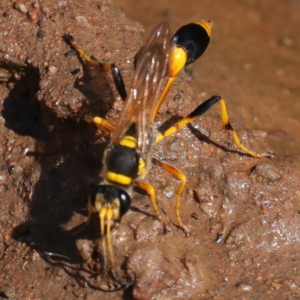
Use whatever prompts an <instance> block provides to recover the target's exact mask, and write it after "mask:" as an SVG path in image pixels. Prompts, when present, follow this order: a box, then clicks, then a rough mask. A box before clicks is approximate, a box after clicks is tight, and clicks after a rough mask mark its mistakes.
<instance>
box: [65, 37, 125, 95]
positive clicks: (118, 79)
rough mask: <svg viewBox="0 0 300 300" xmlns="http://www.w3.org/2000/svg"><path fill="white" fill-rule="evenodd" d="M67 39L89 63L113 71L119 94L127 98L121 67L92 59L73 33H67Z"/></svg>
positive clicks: (106, 70)
mask: <svg viewBox="0 0 300 300" xmlns="http://www.w3.org/2000/svg"><path fill="white" fill-rule="evenodd" d="M66 39H68V41H69V42H70V44H71V45H72V47H73V48H74V49H75V50H76V51H77V53H78V54H79V55H80V57H81V58H82V59H84V60H86V61H87V62H88V63H89V64H91V65H93V66H97V67H99V68H100V69H101V70H102V71H104V72H109V71H111V73H112V76H113V80H114V83H115V86H116V89H117V91H118V93H119V95H120V96H121V98H122V99H123V100H125V99H126V98H127V93H126V89H125V85H124V81H123V77H122V74H121V72H120V70H119V68H118V67H117V66H116V65H115V64H114V63H107V64H102V63H101V62H99V61H98V60H96V59H92V58H91V57H90V56H88V55H87V54H86V53H85V52H84V51H83V49H82V48H81V47H80V46H79V45H78V44H77V42H76V41H75V39H74V38H73V36H72V35H70V34H69V35H66Z"/></svg>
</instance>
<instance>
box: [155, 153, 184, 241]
mask: <svg viewBox="0 0 300 300" xmlns="http://www.w3.org/2000/svg"><path fill="white" fill-rule="evenodd" d="M152 162H153V163H154V164H156V165H158V166H160V167H161V168H162V169H163V170H165V171H166V172H168V173H170V174H172V175H173V176H174V177H175V178H177V179H178V180H180V181H181V183H180V185H179V187H178V189H177V190H176V195H177V200H176V205H175V210H176V217H177V220H178V223H179V226H180V228H181V229H182V230H183V231H184V232H185V234H186V236H189V235H190V230H189V228H188V227H187V226H185V225H184V224H183V223H182V220H181V216H180V203H181V194H182V191H183V189H184V187H185V184H186V176H185V175H184V174H183V173H182V172H181V171H179V170H178V169H176V168H174V167H172V166H169V165H167V164H165V163H163V162H161V161H159V160H157V159H155V158H152Z"/></svg>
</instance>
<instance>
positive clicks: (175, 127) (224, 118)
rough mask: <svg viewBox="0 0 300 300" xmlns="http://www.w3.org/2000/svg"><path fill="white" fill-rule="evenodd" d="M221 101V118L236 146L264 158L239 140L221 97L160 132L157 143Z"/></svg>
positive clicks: (211, 100) (201, 105)
mask: <svg viewBox="0 0 300 300" xmlns="http://www.w3.org/2000/svg"><path fill="white" fill-rule="evenodd" d="M219 101H220V105H221V118H222V123H223V126H224V128H225V129H226V130H229V131H231V134H232V137H233V140H234V143H235V144H236V146H237V147H239V148H240V149H241V150H243V151H244V152H245V153H246V154H248V155H251V156H253V157H259V158H261V157H262V155H261V154H258V153H256V152H254V151H251V150H249V149H248V148H247V147H246V146H245V145H243V144H242V143H241V141H240V139H239V138H238V135H237V133H236V131H235V130H234V129H233V127H232V125H231V124H230V122H229V118H228V113H227V109H226V105H225V101H224V99H223V98H221V97H219V96H213V97H211V98H209V99H208V100H206V101H204V102H203V103H201V104H200V105H199V106H198V107H197V108H196V109H195V110H194V111H192V112H191V113H190V114H189V115H188V116H187V117H185V118H183V119H182V120H180V121H179V122H178V123H176V124H175V125H173V126H171V127H170V128H168V129H167V130H165V131H164V132H162V133H160V132H159V133H158V134H157V136H156V141H155V142H156V143H159V142H160V141H162V140H163V139H165V138H166V137H168V136H170V135H172V134H174V133H175V132H177V131H178V130H179V129H180V128H181V127H183V126H184V125H187V124H189V123H190V122H192V121H194V120H195V119H196V118H197V117H199V116H201V115H202V114H204V113H205V112H206V111H208V110H209V109H210V108H211V107H212V106H213V105H214V104H216V103H217V102H219Z"/></svg>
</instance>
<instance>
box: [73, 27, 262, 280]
mask: <svg viewBox="0 0 300 300" xmlns="http://www.w3.org/2000/svg"><path fill="white" fill-rule="evenodd" d="M211 28H212V24H211V22H206V21H201V22H196V23H190V24H187V25H184V26H182V27H181V28H180V29H179V30H178V31H177V32H176V33H175V34H174V35H173V36H171V31H170V27H169V24H168V23H167V22H166V21H164V22H162V23H161V24H159V25H158V26H157V27H156V28H155V29H154V30H153V32H152V34H151V35H150V37H149V39H148V40H147V41H146V43H145V45H144V46H143V47H142V48H141V50H140V51H139V52H138V55H137V63H136V67H135V73H134V76H133V82H132V85H131V88H130V91H129V94H128V95H127V92H126V89H125V86H124V83H123V79H122V76H121V73H120V71H119V69H118V68H117V67H116V65H115V64H107V65H102V64H101V63H100V62H98V61H96V60H94V59H91V58H90V57H89V56H88V55H86V54H85V52H84V51H83V50H82V48H81V47H80V46H79V45H78V44H77V43H76V42H75V40H74V38H73V37H72V36H69V37H68V38H69V41H70V43H71V45H72V46H73V47H74V48H75V50H76V51H77V52H78V53H79V55H80V56H81V57H82V58H83V59H85V60H87V61H89V62H90V63H91V64H95V65H98V66H99V67H101V68H102V69H103V70H104V71H108V70H111V71H112V75H113V79H114V82H115V85H116V87H117V90H118V92H119V94H120V96H121V98H122V99H124V100H125V103H124V107H123V110H122V112H121V115H120V117H119V120H118V123H117V124H113V123H112V122H111V121H109V120H107V119H104V118H100V117H94V118H93V122H94V124H95V125H96V126H97V127H98V128H99V129H100V130H103V129H106V130H108V131H110V132H111V138H110V141H109V143H108V145H107V147H106V150H105V153H104V157H103V170H102V175H103V178H104V180H103V181H102V182H101V183H100V184H98V185H97V186H96V187H95V188H94V189H93V190H92V192H91V194H90V196H89V198H88V206H87V208H88V217H87V221H86V223H85V224H86V225H87V224H89V223H90V221H91V218H92V215H93V214H94V213H97V214H98V216H99V220H100V232H101V239H102V251H103V257H104V263H103V264H104V267H103V270H104V269H105V268H106V257H107V248H108V255H109V258H110V263H111V272H112V274H113V276H114V277H115V279H116V280H117V281H118V282H119V283H120V284H121V285H123V286H128V285H131V284H133V283H134V282H135V279H134V280H133V281H131V280H130V281H124V280H123V279H121V277H120V275H119V274H118V272H117V271H116V270H115V258H114V253H113V248H112V242H111V228H112V226H113V224H114V222H116V221H120V219H121V217H122V216H123V215H124V214H126V212H127V211H128V210H129V208H130V205H131V196H130V195H131V193H132V188H133V186H134V185H136V186H138V187H139V188H140V189H142V190H144V191H145V192H146V193H147V194H148V195H149V198H150V201H151V204H152V207H153V210H154V213H155V215H156V217H157V219H158V220H159V221H160V222H161V224H162V225H163V227H164V228H165V230H168V229H169V227H168V224H167V222H166V221H165V220H164V219H163V217H162V216H161V214H160V211H159V209H158V206H157V201H156V197H155V190H154V188H153V186H152V185H151V184H150V183H148V182H146V181H145V177H146V175H147V171H148V170H149V168H150V165H151V163H152V164H155V165H158V166H159V167H161V168H162V169H163V170H165V171H166V172H169V173H170V174H172V175H173V176H174V177H175V178H177V179H178V180H179V181H180V184H179V186H178V188H177V190H176V195H177V199H176V204H175V212H176V218H177V221H178V225H179V227H180V228H181V229H182V230H183V231H184V232H185V234H186V235H189V234H190V231H189V229H188V227H187V226H186V225H184V223H183V221H182V218H181V215H180V205H181V194H182V192H183V190H184V187H185V184H186V180H187V179H186V176H185V175H184V174H183V173H182V172H181V171H180V170H178V169H176V168H175V167H173V166H170V165H168V164H166V163H164V162H161V161H159V160H157V159H155V158H151V157H150V155H149V153H151V148H152V146H153V145H154V144H156V143H159V142H161V141H162V140H164V139H165V138H167V137H168V136H170V135H172V134H174V133H175V132H177V131H178V130H180V128H181V127H183V126H185V125H187V124H189V123H190V122H192V121H194V120H195V119H196V118H197V117H199V116H200V115H202V114H204V113H205V112H206V111H207V110H209V109H210V108H211V107H212V106H213V105H215V104H216V103H218V102H219V103H220V104H221V119H222V123H223V126H224V128H225V129H226V130H229V131H230V132H231V133H232V136H233V140H234V142H235V144H236V145H237V147H239V148H240V149H241V150H242V151H243V152H244V153H246V154H248V155H250V156H253V157H261V155H260V154H258V153H255V152H253V151H251V150H249V149H248V148H247V147H246V146H244V145H243V144H242V143H241V142H240V140H239V138H238V135H237V133H236V131H235V130H234V129H233V127H232V126H231V124H230V122H229V118H228V114H227V109H226V105H225V101H224V99H222V98H221V97H220V96H212V97H211V98H209V99H207V100H206V101H204V102H203V103H201V104H200V105H199V106H198V107H196V108H195V109H194V110H193V111H192V112H191V113H190V114H189V115H188V116H186V117H184V118H183V119H181V120H180V121H178V122H177V123H176V124H175V125H172V126H170V127H169V128H168V129H166V130H165V131H162V132H160V131H158V130H157V129H156V128H155V127H154V120H155V116H156V115H157V113H158V111H159V108H160V106H161V105H162V103H163V101H164V99H165V97H166V95H167V93H168V91H169V90H170V88H171V86H172V84H173V82H174V80H175V79H176V78H177V76H178V75H179V73H180V72H181V71H182V69H183V68H184V66H186V65H188V64H191V63H193V62H194V61H196V60H197V59H198V58H199V57H200V56H201V55H202V54H203V53H204V51H205V50H206V48H207V46H208V44H209V42H210V37H211ZM166 78H167V83H166V84H165V86H163V84H164V82H166V80H165V79H166ZM161 91H162V92H161Z"/></svg>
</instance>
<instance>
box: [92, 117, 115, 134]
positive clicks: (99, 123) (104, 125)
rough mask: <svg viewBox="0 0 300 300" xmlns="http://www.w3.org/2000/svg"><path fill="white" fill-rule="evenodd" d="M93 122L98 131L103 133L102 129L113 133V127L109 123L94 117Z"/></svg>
mask: <svg viewBox="0 0 300 300" xmlns="http://www.w3.org/2000/svg"><path fill="white" fill-rule="evenodd" d="M93 122H94V124H95V125H96V126H97V128H98V129H99V130H100V131H104V129H106V130H108V131H109V132H113V131H114V130H115V125H114V124H113V123H112V122H111V121H109V120H106V119H103V118H101V117H94V118H93Z"/></svg>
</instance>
